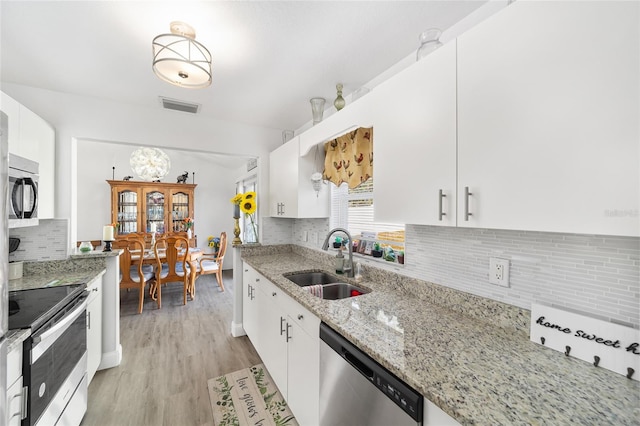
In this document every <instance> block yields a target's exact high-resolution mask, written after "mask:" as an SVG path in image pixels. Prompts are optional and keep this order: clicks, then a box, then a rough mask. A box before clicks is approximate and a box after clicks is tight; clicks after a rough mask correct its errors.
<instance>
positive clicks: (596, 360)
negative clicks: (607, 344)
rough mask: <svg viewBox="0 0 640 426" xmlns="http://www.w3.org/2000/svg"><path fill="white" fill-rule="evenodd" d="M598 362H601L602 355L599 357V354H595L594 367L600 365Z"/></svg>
mask: <svg viewBox="0 0 640 426" xmlns="http://www.w3.org/2000/svg"><path fill="white" fill-rule="evenodd" d="M598 364H600V357H599V356H598V355H595V356H594V357H593V366H594V367H597V366H598Z"/></svg>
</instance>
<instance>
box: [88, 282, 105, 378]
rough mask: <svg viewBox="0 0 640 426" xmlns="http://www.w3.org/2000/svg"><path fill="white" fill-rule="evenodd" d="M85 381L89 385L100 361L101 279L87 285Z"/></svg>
mask: <svg viewBox="0 0 640 426" xmlns="http://www.w3.org/2000/svg"><path fill="white" fill-rule="evenodd" d="M87 291H88V292H89V297H88V298H87V380H88V383H91V380H92V379H93V376H94V375H95V374H96V371H97V370H98V366H99V365H100V362H101V361H102V277H98V278H97V279H95V280H93V282H91V283H89V284H87Z"/></svg>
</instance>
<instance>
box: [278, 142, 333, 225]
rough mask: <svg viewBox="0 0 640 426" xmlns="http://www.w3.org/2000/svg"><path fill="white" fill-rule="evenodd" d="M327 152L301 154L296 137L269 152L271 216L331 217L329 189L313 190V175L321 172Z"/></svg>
mask: <svg viewBox="0 0 640 426" xmlns="http://www.w3.org/2000/svg"><path fill="white" fill-rule="evenodd" d="M323 158H324V153H323V152H322V151H320V152H319V154H318V156H317V158H316V156H315V151H311V152H310V153H308V154H307V155H305V156H303V157H301V156H300V138H299V137H298V136H296V137H295V138H293V139H292V140H290V141H289V142H287V143H285V144H284V145H282V146H280V147H279V148H278V149H276V150H275V151H273V152H271V154H270V155H269V203H270V206H269V214H270V215H271V216H272V217H286V218H312V217H329V211H330V209H329V191H327V190H324V191H320V193H319V194H316V192H315V191H314V190H313V187H312V185H311V175H312V174H313V173H314V172H318V171H320V172H321V171H322V159H323Z"/></svg>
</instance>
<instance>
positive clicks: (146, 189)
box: [107, 180, 197, 247]
mask: <svg viewBox="0 0 640 426" xmlns="http://www.w3.org/2000/svg"><path fill="white" fill-rule="evenodd" d="M107 182H108V183H109V185H110V186H111V222H112V223H115V224H117V226H116V238H118V237H119V236H122V235H126V234H130V233H132V232H146V233H150V232H151V231H152V229H153V227H154V226H155V229H156V234H157V235H161V234H164V233H167V232H180V231H186V230H187V228H186V226H185V223H184V219H185V218H187V217H190V218H193V216H194V201H195V189H196V186H197V185H196V184H188V183H161V182H139V181H124V180H107ZM191 231H192V237H191V239H190V245H191V246H192V247H195V246H196V245H197V241H196V236H195V224H194V226H192V227H191Z"/></svg>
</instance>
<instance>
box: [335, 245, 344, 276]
mask: <svg viewBox="0 0 640 426" xmlns="http://www.w3.org/2000/svg"><path fill="white" fill-rule="evenodd" d="M343 272H344V254H342V248H340V250H338V254H336V274H342V273H343Z"/></svg>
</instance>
